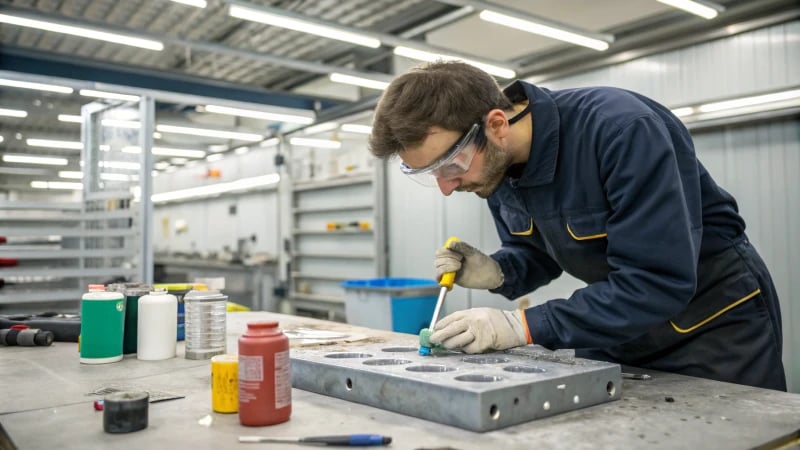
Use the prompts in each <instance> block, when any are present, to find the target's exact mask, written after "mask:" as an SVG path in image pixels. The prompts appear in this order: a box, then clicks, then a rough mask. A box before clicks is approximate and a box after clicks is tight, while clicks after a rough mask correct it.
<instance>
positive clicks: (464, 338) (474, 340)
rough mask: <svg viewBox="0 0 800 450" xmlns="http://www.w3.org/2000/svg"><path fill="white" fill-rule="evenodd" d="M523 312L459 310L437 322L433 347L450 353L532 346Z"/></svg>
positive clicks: (432, 341) (480, 309) (478, 309)
mask: <svg viewBox="0 0 800 450" xmlns="http://www.w3.org/2000/svg"><path fill="white" fill-rule="evenodd" d="M522 314H523V313H522V312H521V311H503V310H500V309H494V308H473V309H465V310H463V311H457V312H454V313H453V314H450V315H449V316H447V317H445V318H444V319H442V320H440V321H439V322H437V323H436V326H435V327H434V333H433V334H431V337H430V340H431V343H432V344H441V345H442V346H443V347H444V348H446V349H449V350H459V349H460V350H462V351H464V352H465V353H482V352H485V351H487V350H505V349H508V348H512V347H519V346H521V345H526V344H529V343H530V341H529V338H528V336H529V331H528V328H527V325H526V323H525V319H524V318H523V317H522Z"/></svg>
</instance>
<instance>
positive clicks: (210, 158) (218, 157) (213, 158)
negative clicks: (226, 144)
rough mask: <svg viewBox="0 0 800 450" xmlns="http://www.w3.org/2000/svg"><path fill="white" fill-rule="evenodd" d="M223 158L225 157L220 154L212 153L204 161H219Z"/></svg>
mask: <svg viewBox="0 0 800 450" xmlns="http://www.w3.org/2000/svg"><path fill="white" fill-rule="evenodd" d="M224 157H225V155H223V154H222V153H213V154H211V155H208V156H206V161H208V162H214V161H219V160H221V159H222V158H224Z"/></svg>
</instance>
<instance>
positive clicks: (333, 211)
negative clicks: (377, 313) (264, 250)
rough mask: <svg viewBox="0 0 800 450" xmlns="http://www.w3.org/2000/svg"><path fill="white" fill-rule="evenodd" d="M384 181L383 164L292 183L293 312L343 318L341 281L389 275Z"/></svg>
mask: <svg viewBox="0 0 800 450" xmlns="http://www.w3.org/2000/svg"><path fill="white" fill-rule="evenodd" d="M383 183H384V177H383V173H382V166H381V165H378V167H376V168H375V169H373V170H372V171H371V172H370V173H362V174H358V175H351V176H342V177H339V178H335V179H330V180H324V181H305V182H295V183H292V185H291V190H292V192H291V196H290V198H291V228H292V232H291V251H290V261H291V263H290V265H291V271H290V273H289V277H290V291H289V299H290V301H291V306H292V310H293V312H294V313H295V314H300V315H312V316H317V317H324V318H327V319H334V320H335V319H338V320H344V318H345V317H344V301H345V300H344V290H343V289H342V287H341V286H340V285H341V283H342V282H343V281H347V280H352V279H366V278H378V277H383V276H385V274H386V251H385V242H386V241H385V230H384V225H383V224H384V220H383V217H384V189H383ZM331 225H333V226H331ZM337 225H338V226H337Z"/></svg>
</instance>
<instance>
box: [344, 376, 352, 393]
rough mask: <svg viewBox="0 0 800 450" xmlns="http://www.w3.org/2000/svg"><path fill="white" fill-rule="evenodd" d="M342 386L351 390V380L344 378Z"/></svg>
mask: <svg viewBox="0 0 800 450" xmlns="http://www.w3.org/2000/svg"><path fill="white" fill-rule="evenodd" d="M344 387H346V388H347V390H348V391H352V390H353V380H351V379H350V378H348V379H346V380H344Z"/></svg>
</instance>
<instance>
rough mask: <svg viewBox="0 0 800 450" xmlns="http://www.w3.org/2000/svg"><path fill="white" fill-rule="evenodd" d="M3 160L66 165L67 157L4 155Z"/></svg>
mask: <svg viewBox="0 0 800 450" xmlns="http://www.w3.org/2000/svg"><path fill="white" fill-rule="evenodd" d="M3 161H5V162H10V163H20V164H42V165H45V166H66V165H67V164H68V161H67V158H56V157H50V156H27V155H3Z"/></svg>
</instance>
